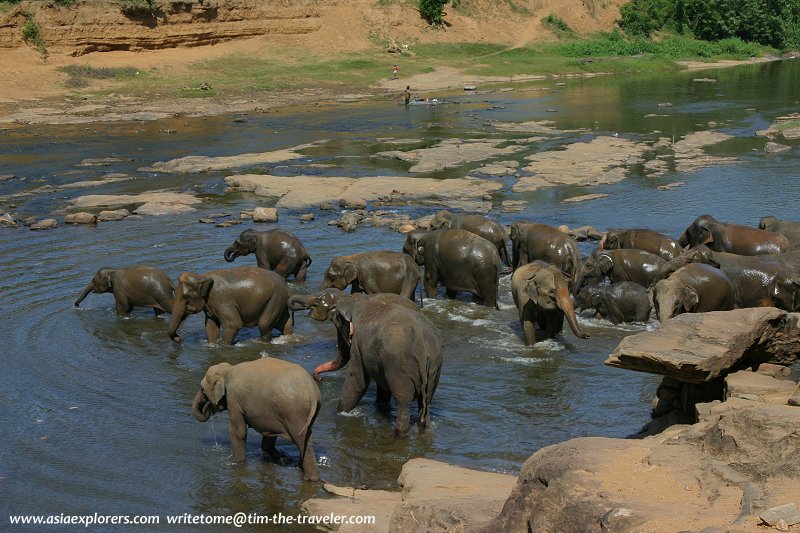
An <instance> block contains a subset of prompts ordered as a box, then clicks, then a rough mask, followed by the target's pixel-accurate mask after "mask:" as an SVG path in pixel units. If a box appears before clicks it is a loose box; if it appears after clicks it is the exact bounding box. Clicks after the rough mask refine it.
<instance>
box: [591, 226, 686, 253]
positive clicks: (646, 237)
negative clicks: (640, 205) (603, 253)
mask: <svg viewBox="0 0 800 533" xmlns="http://www.w3.org/2000/svg"><path fill="white" fill-rule="evenodd" d="M597 246H598V247H599V248H604V249H606V250H618V249H620V248H635V249H637V250H644V251H645V252H650V253H651V254H655V255H657V256H659V257H661V258H662V259H666V260H667V261H669V260H670V259H672V258H674V257H675V256H677V255H678V254H680V253H681V250H682V246H681V245H679V244H678V241H676V240H675V239H673V238H672V237H668V236H666V235H664V234H661V233H659V232H657V231H653V230H651V229H610V230H608V231H606V232H605V233H604V234H603V238H602V239H600V242H599V243H598V245H597Z"/></svg>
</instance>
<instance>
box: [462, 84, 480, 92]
mask: <svg viewBox="0 0 800 533" xmlns="http://www.w3.org/2000/svg"><path fill="white" fill-rule="evenodd" d="M477 89H478V87H476V86H475V85H464V90H465V91H476V90H477Z"/></svg>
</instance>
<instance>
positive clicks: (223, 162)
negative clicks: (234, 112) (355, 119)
mask: <svg viewBox="0 0 800 533" xmlns="http://www.w3.org/2000/svg"><path fill="white" fill-rule="evenodd" d="M321 142H323V141H318V142H316V143H309V144H301V145H298V146H294V147H292V148H286V149H284V150H274V151H272V152H258V153H250V154H238V155H229V156H221V157H208V156H204V155H190V156H186V157H181V158H178V159H171V160H169V161H158V162H156V163H153V164H152V165H151V166H149V167H142V168H140V169H138V170H139V171H140V172H161V173H163V174H178V173H183V174H196V173H198V172H211V171H215V170H228V169H231V168H242V167H251V166H255V165H263V164H266V163H280V162H283V161H291V160H293V159H300V158H302V157H306V156H304V155H303V154H301V153H299V152H298V150H302V149H304V148H310V147H312V146H316V145H318V144H320V143H321Z"/></svg>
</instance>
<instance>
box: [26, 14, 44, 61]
mask: <svg viewBox="0 0 800 533" xmlns="http://www.w3.org/2000/svg"><path fill="white" fill-rule="evenodd" d="M22 15H23V16H24V17H25V24H24V25H23V26H22V38H23V39H24V40H25V42H27V43H30V44H31V45H33V46H34V48H36V51H37V52H39V55H40V56H42V60H44V61H47V56H48V52H47V46H46V45H45V42H44V37H42V32H41V30H40V29H39V24H37V22H36V19H35V18H34V16H33V13H31V12H30V11H23V12H22Z"/></svg>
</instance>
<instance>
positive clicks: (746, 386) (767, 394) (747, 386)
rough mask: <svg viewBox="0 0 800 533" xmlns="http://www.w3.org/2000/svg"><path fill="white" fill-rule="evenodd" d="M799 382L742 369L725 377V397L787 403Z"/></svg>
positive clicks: (778, 403)
mask: <svg viewBox="0 0 800 533" xmlns="http://www.w3.org/2000/svg"><path fill="white" fill-rule="evenodd" d="M795 388H797V384H796V383H795V382H794V381H791V380H787V379H775V378H774V377H771V376H767V375H765V374H761V373H759V372H751V371H749V370H740V371H739V372H734V373H733V374H729V375H728V376H726V377H725V397H726V398H744V399H750V400H753V401H757V402H761V403H771V404H775V405H787V404H788V403H789V399H790V398H791V396H792V394H793V393H794V390H795Z"/></svg>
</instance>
